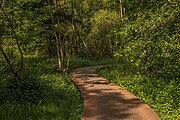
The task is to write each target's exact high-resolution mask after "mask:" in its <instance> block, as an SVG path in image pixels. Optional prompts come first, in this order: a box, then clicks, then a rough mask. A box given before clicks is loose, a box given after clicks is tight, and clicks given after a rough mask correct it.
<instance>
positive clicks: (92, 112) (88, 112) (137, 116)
mask: <svg viewBox="0 0 180 120" xmlns="http://www.w3.org/2000/svg"><path fill="white" fill-rule="evenodd" d="M103 67H105V66H92V67H83V68H78V69H75V70H73V71H72V72H71V78H72V80H73V81H74V82H75V84H76V85H77V87H78V88H79V90H80V91H81V93H82V96H83V98H84V112H83V116H82V120H120V119H121V120H160V118H159V117H158V115H157V114H156V113H155V112H154V111H153V110H152V109H151V108H150V107H149V106H148V105H147V104H145V103H144V102H143V101H141V100H140V99H138V98H137V97H136V96H134V95H133V94H131V93H129V92H128V91H126V90H124V89H122V88H121V87H119V86H116V85H114V84H112V83H110V82H109V81H107V80H106V79H105V78H103V77H101V76H100V75H98V74H96V71H97V70H98V69H100V68H103Z"/></svg>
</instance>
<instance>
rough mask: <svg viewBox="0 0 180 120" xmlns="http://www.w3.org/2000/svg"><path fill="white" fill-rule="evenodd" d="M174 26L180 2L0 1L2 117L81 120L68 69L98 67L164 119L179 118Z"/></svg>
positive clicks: (179, 53) (178, 24)
mask: <svg viewBox="0 0 180 120" xmlns="http://www.w3.org/2000/svg"><path fill="white" fill-rule="evenodd" d="M179 30H180V2H179V1H178V0H0V119H1V120H15V119H18V120H24V119H27V120H29V119H31V120H40V119H61V120H71V119H72V120H76V119H80V118H81V114H82V109H83V100H82V98H81V95H80V93H79V92H78V90H77V89H76V87H75V86H74V85H73V83H72V82H71V80H70V77H69V74H68V73H69V72H70V71H71V70H72V69H74V68H77V67H83V66H90V65H99V64H107V65H109V66H110V67H108V68H106V69H103V70H100V71H99V74H101V75H102V76H104V77H106V78H107V79H109V80H110V81H111V82H114V83H116V84H118V85H120V86H122V87H124V88H126V89H127V90H129V91H130V92H132V93H133V94H135V95H137V96H138V97H139V98H141V99H142V100H144V101H145V102H146V103H148V104H149V105H150V106H151V107H152V108H153V109H154V110H155V111H156V112H157V113H158V114H159V115H160V116H161V118H162V119H167V120H169V119H171V120H175V119H180V116H179V113H180V97H179V95H180V32H179ZM120 79H121V81H120Z"/></svg>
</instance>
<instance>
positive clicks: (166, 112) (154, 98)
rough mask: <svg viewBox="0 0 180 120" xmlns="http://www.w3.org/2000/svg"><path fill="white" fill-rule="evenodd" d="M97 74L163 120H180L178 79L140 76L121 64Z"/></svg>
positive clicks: (179, 84) (128, 65)
mask: <svg viewBox="0 0 180 120" xmlns="http://www.w3.org/2000/svg"><path fill="white" fill-rule="evenodd" d="M98 73H99V74H100V75H102V76H104V77H105V78H107V79H108V80H109V81H110V82H113V83H115V84H117V85H119V86H121V87H123V88H124V89H126V90H128V91H130V92H131V93H133V94H134V95H136V96H138V97H139V98H140V99H142V100H143V101H144V102H146V103H147V104H148V105H149V106H150V107H151V108H153V109H154V110H155V111H156V112H157V113H158V114H159V115H160V117H161V118H162V119H163V120H178V119H179V118H180V116H179V112H180V98H179V94H180V89H179V88H180V79H179V78H177V79H171V80H169V79H167V78H154V77H146V76H144V75H140V74H138V73H136V71H134V69H131V65H130V64H129V63H125V62H122V63H121V64H116V65H115V66H112V67H110V68H109V69H108V68H106V69H103V70H100V71H98Z"/></svg>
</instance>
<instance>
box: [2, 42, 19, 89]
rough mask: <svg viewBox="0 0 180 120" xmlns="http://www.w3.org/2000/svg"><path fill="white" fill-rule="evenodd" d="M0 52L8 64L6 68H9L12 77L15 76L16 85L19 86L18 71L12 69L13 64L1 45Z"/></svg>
mask: <svg viewBox="0 0 180 120" xmlns="http://www.w3.org/2000/svg"><path fill="white" fill-rule="evenodd" d="M0 52H1V53H2V55H3V57H4V58H5V61H6V63H7V65H8V68H9V70H10V71H11V73H12V76H13V77H14V78H15V80H16V84H17V86H19V85H20V82H19V81H20V78H19V75H18V73H17V72H16V71H15V70H14V68H13V65H12V64H11V62H10V60H9V58H8V56H7V55H6V53H5V51H4V49H3V48H2V45H0Z"/></svg>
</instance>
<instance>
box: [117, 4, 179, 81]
mask: <svg viewBox="0 0 180 120" xmlns="http://www.w3.org/2000/svg"><path fill="white" fill-rule="evenodd" d="M155 3H156V4H158V6H153V5H154V4H155ZM148 6H151V9H149V10H146V11H141V10H140V11H138V12H137V10H136V11H134V12H137V13H138V14H139V15H138V17H136V18H135V20H131V19H129V20H127V18H125V22H126V23H125V24H124V25H122V24H121V25H120V27H121V29H118V28H117V29H118V30H117V31H116V32H115V33H116V34H115V35H117V36H119V38H120V39H119V42H118V43H117V44H121V45H119V50H117V52H116V54H115V56H117V57H120V58H122V57H123V58H124V59H125V60H126V61H129V62H131V63H133V64H132V65H133V69H136V70H137V71H139V72H141V73H143V74H146V75H153V76H154V75H155V76H159V77H164V78H176V77H179V76H180V74H179V71H180V69H179V68H180V52H179V51H180V41H179V39H180V36H179V29H180V28H179V26H180V24H179V23H180V21H179V20H180V19H179V16H180V14H179V6H178V3H175V4H174V3H169V2H166V1H159V2H157V1H156V2H155V1H153V2H152V3H150V4H149V5H148ZM141 8H142V9H145V8H146V6H142V7H141ZM127 17H129V16H127ZM130 17H131V16H130ZM122 44H123V45H122ZM122 46H123V47H122Z"/></svg>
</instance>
